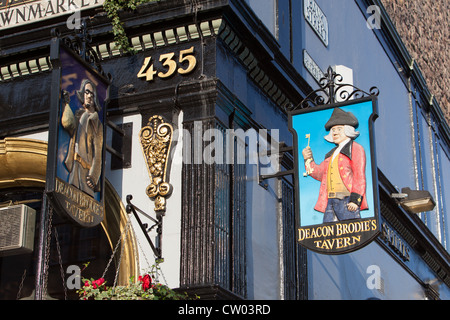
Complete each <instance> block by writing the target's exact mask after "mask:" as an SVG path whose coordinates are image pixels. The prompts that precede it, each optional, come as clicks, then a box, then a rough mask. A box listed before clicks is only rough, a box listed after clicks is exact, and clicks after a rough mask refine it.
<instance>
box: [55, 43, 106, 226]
mask: <svg viewBox="0 0 450 320" xmlns="http://www.w3.org/2000/svg"><path fill="white" fill-rule="evenodd" d="M59 62H60V66H61V67H60V70H59V71H58V70H56V71H55V72H57V73H59V74H60V81H59V83H55V84H53V85H59V90H58V92H57V93H59V96H58V99H56V101H57V105H56V106H52V108H53V110H52V112H55V113H56V115H55V116H54V119H55V121H54V123H51V124H50V125H51V127H50V134H51V135H55V136H56V139H55V140H56V141H55V146H54V147H53V148H49V149H52V152H51V153H52V154H53V155H52V157H53V158H51V157H50V152H49V161H53V162H52V163H51V165H50V166H49V165H48V167H51V168H50V170H49V171H50V172H49V173H50V176H49V177H48V179H50V180H51V181H50V183H49V186H51V190H49V192H48V193H49V195H50V199H51V200H52V202H53V204H54V206H55V207H56V208H57V211H58V212H59V213H62V215H63V216H65V217H67V218H69V219H70V220H72V221H73V222H75V223H77V224H79V225H81V226H84V227H92V226H95V225H97V224H99V223H100V222H101V221H102V220H103V215H104V159H105V129H106V125H105V116H106V104H107V100H108V87H109V83H108V81H107V80H106V79H104V78H103V77H102V76H100V75H99V74H98V73H97V72H96V71H95V70H93V69H92V68H91V67H90V66H89V65H87V64H85V63H84V62H83V61H82V60H81V59H79V58H78V56H77V55H75V54H73V53H72V52H71V51H70V50H69V49H67V48H65V47H61V48H60V50H59ZM55 91H56V90H55ZM49 141H51V139H50V138H49ZM51 173H53V174H51Z"/></svg>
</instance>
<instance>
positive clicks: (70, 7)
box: [0, 0, 104, 29]
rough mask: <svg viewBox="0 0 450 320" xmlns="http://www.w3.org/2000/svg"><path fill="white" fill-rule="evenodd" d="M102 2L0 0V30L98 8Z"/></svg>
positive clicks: (82, 0)
mask: <svg viewBox="0 0 450 320" xmlns="http://www.w3.org/2000/svg"><path fill="white" fill-rule="evenodd" d="M103 2H104V0H0V28H1V29H6V28H11V27H17V26H20V25H23V24H27V23H31V22H37V21H42V20H45V19H50V18H53V17H57V16H61V15H64V14H74V13H75V12H76V11H80V10H84V9H88V8H93V7H98V6H101V5H103Z"/></svg>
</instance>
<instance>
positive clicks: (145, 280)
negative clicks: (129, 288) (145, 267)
mask: <svg viewBox="0 0 450 320" xmlns="http://www.w3.org/2000/svg"><path fill="white" fill-rule="evenodd" d="M138 280H139V281H140V282H141V284H142V289H143V290H144V291H147V290H148V289H150V286H151V284H152V278H151V277H150V275H148V274H146V275H145V276H143V277H142V276H139V278H138Z"/></svg>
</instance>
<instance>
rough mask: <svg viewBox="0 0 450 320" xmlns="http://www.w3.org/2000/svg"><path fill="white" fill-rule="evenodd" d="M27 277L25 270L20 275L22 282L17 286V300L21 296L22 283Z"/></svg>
mask: <svg viewBox="0 0 450 320" xmlns="http://www.w3.org/2000/svg"><path fill="white" fill-rule="evenodd" d="M26 276H27V269H26V268H25V270H24V271H23V274H22V280H20V284H19V292H17V298H16V299H17V300H19V299H20V296H21V295H22V288H23V282H24V281H25V278H26Z"/></svg>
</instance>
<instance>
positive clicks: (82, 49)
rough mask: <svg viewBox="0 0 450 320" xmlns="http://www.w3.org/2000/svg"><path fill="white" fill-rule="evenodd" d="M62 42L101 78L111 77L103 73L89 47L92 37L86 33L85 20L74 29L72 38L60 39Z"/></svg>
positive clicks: (98, 61)
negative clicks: (93, 68) (95, 70)
mask: <svg viewBox="0 0 450 320" xmlns="http://www.w3.org/2000/svg"><path fill="white" fill-rule="evenodd" d="M56 33H58V34H59V32H58V31H56ZM62 42H63V43H64V45H66V46H67V47H68V48H69V49H71V50H72V51H73V52H75V53H76V54H78V55H79V56H80V57H81V58H82V59H83V60H84V61H86V62H87V63H88V64H90V65H92V66H94V67H95V69H97V71H98V72H99V73H100V74H101V75H102V76H104V77H105V78H110V77H111V76H110V75H109V74H106V73H105V72H104V70H103V68H102V65H101V63H100V58H99V56H98V54H97V52H96V51H95V50H94V48H92V46H91V42H92V37H91V35H90V34H89V33H88V32H87V26H86V20H82V21H81V23H80V28H78V29H75V35H74V36H66V37H64V38H63V39H62Z"/></svg>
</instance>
